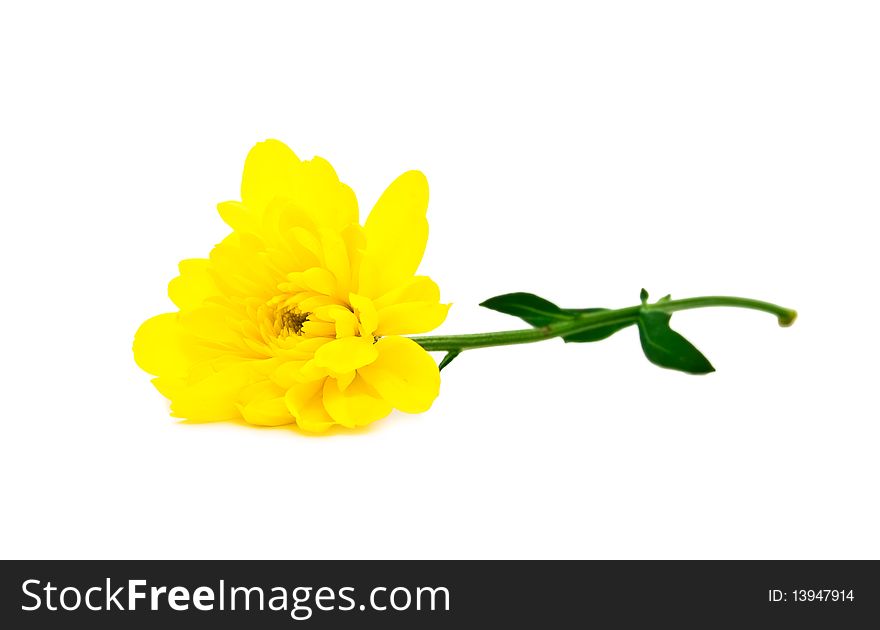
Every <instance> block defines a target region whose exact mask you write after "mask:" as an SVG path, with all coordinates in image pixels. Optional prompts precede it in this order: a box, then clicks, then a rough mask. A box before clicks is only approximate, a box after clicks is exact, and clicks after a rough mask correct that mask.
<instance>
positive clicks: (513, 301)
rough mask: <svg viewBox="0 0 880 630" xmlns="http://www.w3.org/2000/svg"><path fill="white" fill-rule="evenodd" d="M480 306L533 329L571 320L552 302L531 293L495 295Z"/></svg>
mask: <svg viewBox="0 0 880 630" xmlns="http://www.w3.org/2000/svg"><path fill="white" fill-rule="evenodd" d="M480 306H485V307H486V308H490V309H492V310H493V311H498V312H499V313H504V314H506V315H513V316H514V317H519V318H520V319H521V320H523V321H525V322H526V323H528V324H531V325H532V326H534V327H535V328H539V327H541V326H546V325H548V324H552V323H553V322H559V321H564V320H566V319H570V318H571V315H568V314H566V313H565V312H564V311H563V310H562V309H561V308H559V307H558V306H556V305H555V304H554V303H553V302H549V301H547V300H545V299H544V298H542V297H538V296H537V295H534V294H532V293H506V294H504V295H496V296H495V297H493V298H489V299H488V300H486V301H485V302H483V303H481V304H480Z"/></svg>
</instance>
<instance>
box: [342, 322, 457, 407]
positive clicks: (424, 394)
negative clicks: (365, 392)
mask: <svg viewBox="0 0 880 630" xmlns="http://www.w3.org/2000/svg"><path fill="white" fill-rule="evenodd" d="M375 347H376V349H377V350H378V352H379V357H378V358H377V359H376V360H375V361H374V362H372V363H370V364H369V365H366V366H364V367H362V368H360V369H359V370H358V374H359V375H360V376H361V377H363V379H364V380H365V381H366V382H367V383H368V384H369V385H371V386H372V387H373V389H375V390H376V391H377V392H378V393H379V395H380V396H382V398H384V399H385V400H386V401H388V403H390V404H391V406H392V407H395V408H397V409H400V410H401V411H405V412H407V413H421V412H423V411H426V410H427V409H428V408H430V406H431V403H433V402H434V399H435V398H436V397H437V395H438V394H439V393H440V371H439V370H438V369H437V364H436V363H434V359H432V358H431V355H429V354H428V353H427V352H425V350H424V349H423V348H422V347H421V346H420V345H419V344H417V343H416V342H415V341H413V340H412V339H407V338H406V337H383V338H382V339H380V340H379V341H378V342H377V343H376V344H375Z"/></svg>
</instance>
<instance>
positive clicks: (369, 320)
mask: <svg viewBox="0 0 880 630" xmlns="http://www.w3.org/2000/svg"><path fill="white" fill-rule="evenodd" d="M348 300H349V302H351V306H352V308H353V309H354V315H355V317H356V318H357V320H358V322H360V326H359V330H360V333H361V336H362V337H372V336H373V333H374V332H375V331H376V326H378V325H379V316H378V314H377V313H376V307H375V306H373V300H371V299H370V298H368V297H364V296H362V295H358V294H357V293H351V294H349V296H348Z"/></svg>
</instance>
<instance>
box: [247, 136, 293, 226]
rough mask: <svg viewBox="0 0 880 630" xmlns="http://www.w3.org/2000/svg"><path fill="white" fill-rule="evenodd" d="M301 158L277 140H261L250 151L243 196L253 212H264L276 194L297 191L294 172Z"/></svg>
mask: <svg viewBox="0 0 880 630" xmlns="http://www.w3.org/2000/svg"><path fill="white" fill-rule="evenodd" d="M300 164H301V162H300V159H299V158H298V157H296V154H295V153H294V152H293V151H291V150H290V148H289V147H288V146H287V145H286V144H284V143H283V142H279V141H278V140H266V141H265V142H260V143H258V144H257V145H256V146H254V148H253V149H251V150H250V153H248V156H247V159H246V160H245V163H244V174H243V175H242V178H241V200H242V201H243V202H244V205H245V206H247V207H248V210H249V211H250V212H252V213H255V214H258V215H262V213H263V211H264V210H265V209H266V207H267V206H268V205H269V202H270V201H272V200H273V199H275V198H277V197H284V198H291V197H293V195H294V192H295V189H294V186H293V184H294V174H295V173H296V171H297V170H298V169H299V167H300Z"/></svg>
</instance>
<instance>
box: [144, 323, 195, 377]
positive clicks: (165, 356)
mask: <svg viewBox="0 0 880 630" xmlns="http://www.w3.org/2000/svg"><path fill="white" fill-rule="evenodd" d="M183 335H184V332H183V330H182V328H181V327H180V323H179V322H178V314H177V313H164V314H162V315H156V316H155V317H151V318H150V319H148V320H147V321H145V322H144V323H143V324H141V327H140V328H138V331H137V332H136V333H135V335H134V345H133V347H132V350H134V360H135V362H136V363H137V364H138V365H139V366H140V367H141V369H142V370H144V371H145V372H149V373H150V374H155V375H157V376H163V377H184V376H186V374H187V370H188V368H189V364H190V361H189V358H188V357H187V353H186V351H185V349H184V346H183Z"/></svg>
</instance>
